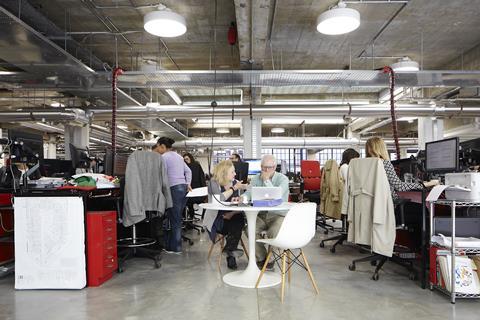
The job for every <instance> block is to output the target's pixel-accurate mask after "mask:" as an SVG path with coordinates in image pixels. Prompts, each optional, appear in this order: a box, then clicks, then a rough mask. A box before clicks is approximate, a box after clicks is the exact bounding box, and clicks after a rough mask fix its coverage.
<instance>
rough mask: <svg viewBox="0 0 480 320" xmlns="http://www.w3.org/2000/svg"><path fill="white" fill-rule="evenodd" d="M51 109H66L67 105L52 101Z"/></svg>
mask: <svg viewBox="0 0 480 320" xmlns="http://www.w3.org/2000/svg"><path fill="white" fill-rule="evenodd" d="M50 107H54V108H59V107H62V108H63V107H65V105H64V104H63V103H60V102H57V101H52V102H51V103H50Z"/></svg>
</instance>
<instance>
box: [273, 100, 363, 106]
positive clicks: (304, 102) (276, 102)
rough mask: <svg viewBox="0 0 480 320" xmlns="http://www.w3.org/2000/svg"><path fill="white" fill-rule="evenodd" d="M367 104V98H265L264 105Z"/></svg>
mask: <svg viewBox="0 0 480 320" xmlns="http://www.w3.org/2000/svg"><path fill="white" fill-rule="evenodd" d="M349 103H350V104H351V105H367V104H370V101H369V100H265V103H264V105H272V106H275V105H305V106H308V105H338V106H341V105H348V104H349Z"/></svg>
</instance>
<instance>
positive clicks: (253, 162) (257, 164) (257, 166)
mask: <svg viewBox="0 0 480 320" xmlns="http://www.w3.org/2000/svg"><path fill="white" fill-rule="evenodd" d="M244 161H245V162H246V163H248V175H249V176H252V175H256V174H259V173H260V172H261V171H262V168H261V163H262V160H261V159H244Z"/></svg>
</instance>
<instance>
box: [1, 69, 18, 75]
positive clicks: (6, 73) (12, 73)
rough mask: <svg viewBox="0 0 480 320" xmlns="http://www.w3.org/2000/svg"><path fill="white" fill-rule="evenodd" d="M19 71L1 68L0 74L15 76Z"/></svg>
mask: <svg viewBox="0 0 480 320" xmlns="http://www.w3.org/2000/svg"><path fill="white" fill-rule="evenodd" d="M17 73H18V72H16V71H3V70H0V76H13V75H16V74H17Z"/></svg>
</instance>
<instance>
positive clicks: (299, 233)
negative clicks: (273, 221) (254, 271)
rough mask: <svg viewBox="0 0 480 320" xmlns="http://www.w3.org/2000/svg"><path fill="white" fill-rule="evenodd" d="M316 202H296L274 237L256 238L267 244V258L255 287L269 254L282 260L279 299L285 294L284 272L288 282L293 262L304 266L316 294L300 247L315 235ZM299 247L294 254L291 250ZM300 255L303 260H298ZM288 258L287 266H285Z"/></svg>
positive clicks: (316, 288)
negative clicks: (298, 251)
mask: <svg viewBox="0 0 480 320" xmlns="http://www.w3.org/2000/svg"><path fill="white" fill-rule="evenodd" d="M316 213H317V204H316V203H312V202H306V203H296V204H294V205H293V207H292V208H290V210H289V211H288V213H287V215H286V216H285V219H284V220H283V223H282V226H281V227H280V230H279V231H278V234H277V236H276V237H275V238H274V239H258V240H257V242H262V243H265V244H268V245H269V249H268V254H267V258H266V259H265V264H264V265H263V268H262V271H261V272H260V275H259V277H258V280H257V283H256V284H255V288H258V285H259V283H260V281H261V279H262V277H263V274H264V273H265V270H266V268H267V263H268V262H269V260H270V257H271V255H272V254H273V256H274V261H275V262H276V261H278V260H282V265H281V272H282V289H281V300H282V302H283V297H284V296H285V274H286V273H287V272H288V282H289V283H290V268H291V267H292V266H293V264H294V263H295V264H297V265H299V266H301V267H302V268H304V269H305V270H306V271H307V272H308V275H309V277H310V280H311V282H312V285H313V288H314V289H315V292H316V293H317V294H318V287H317V284H316V283H315V279H314V278H313V274H312V270H310V266H309V265H308V262H307V258H306V257H305V254H304V253H303V250H302V248H303V247H305V246H306V245H307V244H308V243H309V242H310V241H311V240H312V239H313V237H314V236H315V222H316ZM273 247H276V248H278V254H277V253H276V252H274V251H273ZM294 249H300V253H299V254H297V255H295V254H294V253H293V252H292V250H294ZM291 255H292V256H293V257H291ZM300 256H301V257H302V260H303V262H301V261H300ZM287 260H288V267H287Z"/></svg>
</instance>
